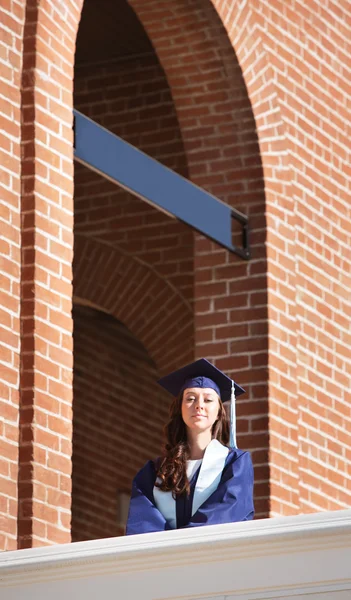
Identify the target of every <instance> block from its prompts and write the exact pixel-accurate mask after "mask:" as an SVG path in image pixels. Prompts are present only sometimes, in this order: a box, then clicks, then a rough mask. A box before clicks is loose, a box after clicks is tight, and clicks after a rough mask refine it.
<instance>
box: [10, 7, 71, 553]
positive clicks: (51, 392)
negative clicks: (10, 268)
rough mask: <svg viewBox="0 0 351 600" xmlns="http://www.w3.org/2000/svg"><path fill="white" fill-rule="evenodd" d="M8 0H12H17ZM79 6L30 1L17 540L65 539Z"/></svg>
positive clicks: (23, 83) (24, 95)
mask: <svg viewBox="0 0 351 600" xmlns="http://www.w3.org/2000/svg"><path fill="white" fill-rule="evenodd" d="M13 8H14V4H13ZM76 18H77V14H76V12H75V8H74V6H73V5H70V10H68V8H67V7H66V5H64V4H62V3H61V4H57V3H56V2H51V3H50V2H45V7H43V6H42V4H41V3H40V2H39V3H38V2H36V1H34V0H33V1H32V0H29V1H27V3H26V20H25V28H24V48H23V70H22V81H21V86H22V87H21V93H22V139H21V143H22V148H21V150H22V161H23V162H22V199H21V200H22V205H21V209H22V232H21V233H22V272H21V284H22V285H21V333H22V337H21V381H20V403H21V407H20V452H19V475H18V494H19V511H18V545H19V547H29V546H33V545H34V546H35V545H43V544H50V543H57V542H67V541H69V540H70V499H71V495H70V492H71V451H72V450H71V430H72V423H71V418H72V412H71V401H72V319H71V306H72V287H71V278H72V255H73V248H72V242H73V235H72V234H73V232H72V229H73V219H72V216H73V201H72V200H73V199H72V193H73V160H72V159H73V153H72V142H73V135H72V110H71V104H70V102H71V97H72V75H73V71H72V64H71V65H70V64H69V62H67V56H68V57H69V56H72V52H73V47H74V32H73V31H72V29H67V24H70V23H72V21H74V20H75V19H76Z"/></svg>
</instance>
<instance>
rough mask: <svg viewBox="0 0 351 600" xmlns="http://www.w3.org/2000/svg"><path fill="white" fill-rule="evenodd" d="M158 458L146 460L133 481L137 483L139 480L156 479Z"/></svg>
mask: <svg viewBox="0 0 351 600" xmlns="http://www.w3.org/2000/svg"><path fill="white" fill-rule="evenodd" d="M159 461H160V458H155V459H151V460H148V461H147V462H146V463H145V464H144V465H143V466H142V467H141V469H140V470H139V471H138V472H137V474H136V475H135V477H134V481H138V480H140V479H144V478H145V477H151V478H156V472H157V469H158V463H159Z"/></svg>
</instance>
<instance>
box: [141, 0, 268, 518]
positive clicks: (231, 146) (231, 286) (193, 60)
mask: <svg viewBox="0 0 351 600" xmlns="http://www.w3.org/2000/svg"><path fill="white" fill-rule="evenodd" d="M129 3H130V4H131V6H132V7H133V8H134V10H135V12H136V14H137V16H138V17H139V19H140V21H141V22H142V24H143V26H144V27H145V29H146V31H147V33H148V35H149V38H150V40H151V41H152V44H153V46H154V48H155V51H156V53H157V56H158V59H159V61H160V63H161V65H162V67H163V69H164V71H165V74H166V77H167V80H168V84H169V87H170V89H171V93H172V97H173V101H174V104H175V108H176V112H177V117H178V122H179V125H180V128H181V132H182V139H183V143H184V148H185V152H186V156H187V164H188V170H189V176H190V178H191V180H192V181H194V182H195V183H196V184H198V185H200V186H201V187H204V188H205V189H207V190H209V191H210V192H211V193H213V194H214V195H216V196H218V197H219V198H220V199H221V200H223V201H224V202H226V203H227V204H229V205H232V206H234V207H236V208H238V209H239V210H241V211H242V212H244V213H246V214H247V215H248V216H249V220H250V228H251V249H252V259H251V261H250V262H249V263H243V262H242V261H240V260H238V259H237V258H236V257H234V256H232V255H230V254H229V253H228V252H226V251H224V250H222V249H220V248H219V247H218V246H216V245H215V244H214V243H213V242H211V241H209V240H207V239H204V238H203V237H202V236H200V235H197V236H196V237H195V249H194V254H195V273H194V282H195V284H194V314H195V354H196V356H197V357H199V356H207V357H208V358H209V359H210V360H213V361H214V362H215V364H216V365H217V366H218V367H219V368H222V369H223V370H225V371H226V372H228V373H230V374H231V375H232V376H233V377H238V378H239V379H240V382H241V383H242V385H243V386H244V388H245V389H246V390H247V396H246V398H245V397H244V398H243V399H240V400H239V401H238V434H239V435H238V437H239V445H240V446H242V447H243V448H246V449H250V450H251V451H252V452H253V459H254V463H255V481H256V511H257V515H258V516H266V515H267V514H268V512H269V472H268V447H269V440H268V328H267V324H268V290H267V255H266V246H265V241H266V220H265V210H266V196H265V186H264V174H265V173H264V169H263V165H262V157H261V151H260V145H259V138H258V135H257V131H256V122H255V118H256V119H257V118H258V117H259V110H260V108H259V106H257V111H256V114H255V115H254V113H253V110H252V102H251V99H250V94H254V92H255V89H254V85H252V86H251V89H250V91H249V93H248V88H247V86H246V83H245V78H246V79H249V78H250V74H251V73H252V80H254V79H255V78H257V77H259V71H258V70H259V69H260V68H261V64H259V65H257V68H256V64H255V63H254V66H252V64H250V63H249V62H246V63H245V62H244V60H243V59H244V58H245V56H244V55H243V54H241V55H240V60H239V57H238V56H237V54H236V48H235V45H234V44H233V42H232V38H231V39H230V38H229V36H228V32H227V31H226V29H225V27H224V25H223V22H224V20H225V18H226V17H227V20H228V17H229V14H230V8H231V7H228V3H225V5H223V3H222V5H223V6H224V7H223V12H222V13H221V14H220V13H219V12H218V10H217V8H218V7H217V6H214V5H213V4H212V3H211V2H210V1H208V2H203V1H202V0H191V1H190V2H189V1H185V0H178V1H176V2H173V3H172V7H171V8H170V7H169V3H168V2H167V1H166V0H161V1H159V0H146V1H144V0H129ZM235 5H236V3H235V2H234V3H233V6H235ZM241 10H243V11H244V12H243V18H244V16H245V10H246V9H244V8H242V7H241V8H238V12H239V13H240V11H241ZM245 71H246V72H245ZM243 75H245V77H244V76H243ZM271 101H272V100H271ZM261 102H262V106H261V111H262V113H265V111H267V106H266V105H265V103H264V102H263V99H262V97H261ZM272 102H274V99H273V101H272ZM273 108H274V107H273ZM273 112H274V110H273ZM267 174H269V171H267Z"/></svg>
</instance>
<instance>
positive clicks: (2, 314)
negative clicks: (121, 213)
mask: <svg viewBox="0 0 351 600" xmlns="http://www.w3.org/2000/svg"><path fill="white" fill-rule="evenodd" d="M13 8H14V11H15V14H11V12H10V11H9V10H8V9H9V7H8V6H6V5H4V4H2V6H1V7H0V55H1V66H0V112H1V127H0V129H1V133H0V415H1V420H0V550H2V549H3V550H13V549H14V548H16V546H17V509H18V505H17V500H18V489H17V474H18V408H19V396H18V387H19V359H20V354H19V353H20V273H21V256H20V254H21V249H20V242H21V239H20V227H21V222H20V209H21V204H20V202H21V197H20V176H21V161H20V140H21V112H20V105H21V96H20V77H21V62H22V35H23V22H24V10H23V7H22V6H21V5H16V6H13Z"/></svg>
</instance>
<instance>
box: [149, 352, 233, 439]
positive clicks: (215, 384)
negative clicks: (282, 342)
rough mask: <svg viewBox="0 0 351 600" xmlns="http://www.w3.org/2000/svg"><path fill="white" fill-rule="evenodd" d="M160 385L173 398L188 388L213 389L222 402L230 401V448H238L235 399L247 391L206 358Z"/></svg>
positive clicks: (173, 374) (160, 381)
mask: <svg viewBox="0 0 351 600" xmlns="http://www.w3.org/2000/svg"><path fill="white" fill-rule="evenodd" d="M158 383H159V384H160V385H161V386H162V387H163V388H164V389H165V390H167V391H168V392H170V393H171V394H172V395H173V396H178V395H179V394H181V393H182V392H183V391H184V390H185V389H187V388H193V387H198V388H211V389H212V390H215V391H216V392H217V394H218V395H219V396H220V398H221V400H222V402H226V401H227V400H230V446H231V447H232V448H236V447H237V446H236V423H235V397H236V396H240V394H243V393H244V392H245V390H244V389H243V388H242V387H240V385H238V384H237V383H235V381H233V380H232V379H231V378H230V377H228V376H227V375H225V374H224V373H222V371H220V370H219V369H217V367H215V366H214V365H213V364H212V363H210V362H209V361H208V360H207V359H206V358H200V360H196V361H195V362H193V363H190V364H189V365H185V366H184V367H181V368H180V369H178V370H177V371H173V373H170V374H169V375H166V376H165V377H162V378H161V379H159V381H158Z"/></svg>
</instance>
